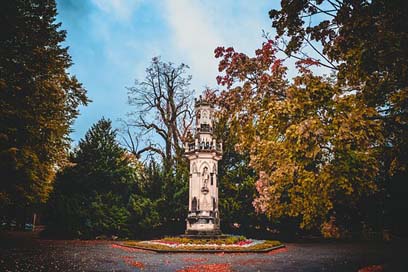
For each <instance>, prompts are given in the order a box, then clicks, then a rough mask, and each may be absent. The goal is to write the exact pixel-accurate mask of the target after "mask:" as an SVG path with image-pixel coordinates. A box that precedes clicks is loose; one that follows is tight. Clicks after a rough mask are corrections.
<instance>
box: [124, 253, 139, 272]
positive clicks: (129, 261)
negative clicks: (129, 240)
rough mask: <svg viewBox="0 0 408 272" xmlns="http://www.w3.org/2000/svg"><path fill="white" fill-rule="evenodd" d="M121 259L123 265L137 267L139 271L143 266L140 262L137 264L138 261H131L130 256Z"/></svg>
mask: <svg viewBox="0 0 408 272" xmlns="http://www.w3.org/2000/svg"><path fill="white" fill-rule="evenodd" d="M122 258H123V260H124V261H125V263H126V264H128V265H130V266H133V267H137V268H140V269H143V268H144V264H143V263H142V262H138V261H135V260H133V257H131V256H124V257H122Z"/></svg>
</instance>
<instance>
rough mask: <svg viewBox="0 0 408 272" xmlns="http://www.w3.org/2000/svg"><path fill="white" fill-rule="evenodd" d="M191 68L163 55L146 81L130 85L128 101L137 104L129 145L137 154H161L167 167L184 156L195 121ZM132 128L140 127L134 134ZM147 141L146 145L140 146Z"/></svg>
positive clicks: (151, 68) (154, 59)
mask: <svg viewBox="0 0 408 272" xmlns="http://www.w3.org/2000/svg"><path fill="white" fill-rule="evenodd" d="M188 68H189V67H188V66H187V65H185V64H180V65H179V66H175V65H174V64H173V63H170V62H169V63H165V62H162V61H161V60H160V58H158V57H155V58H153V59H152V62H151V65H150V67H148V68H147V69H146V78H145V79H144V81H141V82H140V81H137V80H136V82H135V86H133V87H130V88H128V95H129V96H128V101H129V104H130V105H131V106H134V111H132V112H131V113H130V114H129V120H128V122H127V129H126V132H125V134H127V136H126V139H125V140H124V143H125V145H127V147H128V148H130V150H131V151H132V152H133V153H134V154H135V155H137V156H139V157H140V155H141V154H142V153H145V152H148V153H150V154H152V153H153V154H158V155H159V156H160V157H161V158H162V160H163V164H164V167H165V169H166V170H169V169H170V168H171V167H172V166H173V165H174V159H175V158H176V157H179V156H181V154H182V150H183V149H182V148H183V143H184V142H185V141H186V139H187V137H188V133H189V131H190V128H191V125H192V122H193V116H192V115H193V110H192V107H193V91H191V90H190V89H189V86H190V80H191V75H186V70H187V69H188ZM131 127H135V128H137V130H138V132H139V133H138V135H136V137H135V135H132V133H131ZM141 141H143V147H141V148H139V145H140V142H141Z"/></svg>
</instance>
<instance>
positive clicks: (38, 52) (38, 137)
mask: <svg viewBox="0 0 408 272" xmlns="http://www.w3.org/2000/svg"><path fill="white" fill-rule="evenodd" d="M56 14H57V11H56V4H55V1H39V0H29V1H25V0H24V1H23V0H16V1H14V0H13V1H8V0H7V1H3V2H2V4H1V9H0V28H1V29H0V33H1V36H0V175H1V176H2V182H1V189H0V191H1V192H0V206H1V207H2V208H3V209H5V210H4V211H9V212H10V213H11V214H10V216H11V217H16V216H17V215H20V218H18V219H19V220H20V221H21V222H20V223H22V222H23V221H24V220H25V218H24V211H25V210H26V209H27V208H28V207H33V205H35V204H38V203H43V202H44V201H45V200H46V198H47V195H48V193H49V191H50V189H51V188H52V181H53V178H54V175H55V171H56V169H58V167H61V166H62V165H63V163H64V161H65V158H66V153H67V152H66V150H67V148H68V147H69V142H70V140H69V138H68V134H69V133H70V131H71V130H70V126H71V125H72V122H73V121H74V119H75V118H76V116H77V115H78V106H79V105H81V104H82V105H86V104H87V102H88V100H87V97H86V91H85V90H84V89H83V88H82V86H81V84H80V83H79V82H78V81H77V79H76V78H75V77H74V76H71V75H70V74H69V73H68V72H67V69H68V68H69V67H70V66H71V65H72V62H71V58H70V56H69V54H68V51H67V48H64V47H62V46H61V43H62V42H63V41H64V40H65V36H66V32H65V31H63V30H59V28H60V25H61V24H60V23H56V22H55V17H56ZM2 213H3V211H2Z"/></svg>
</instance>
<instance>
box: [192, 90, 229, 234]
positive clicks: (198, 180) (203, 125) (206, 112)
mask: <svg viewBox="0 0 408 272" xmlns="http://www.w3.org/2000/svg"><path fill="white" fill-rule="evenodd" d="M195 112H196V122H195V133H194V142H190V143H186V144H185V156H186V157H187V158H188V159H189V161H190V178H189V204H188V216H187V219H186V222H187V228H186V234H187V235H209V236H213V235H219V234H221V230H220V216H219V211H218V161H219V160H221V157H222V155H221V154H222V143H218V142H217V139H216V138H215V137H214V135H213V132H214V105H213V104H211V103H210V102H209V101H207V100H205V99H203V98H202V96H200V98H199V99H196V100H195Z"/></svg>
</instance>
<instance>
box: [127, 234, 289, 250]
mask: <svg viewBox="0 0 408 272" xmlns="http://www.w3.org/2000/svg"><path fill="white" fill-rule="evenodd" d="M124 245H125V246H129V247H136V248H140V249H148V250H154V251H168V252H177V251H182V252H185V251H227V252H242V251H268V249H269V250H271V249H273V248H276V247H283V245H282V244H281V243H280V242H279V241H270V240H255V239H247V238H245V237H243V236H231V237H228V238H225V239H213V240H210V239H189V238H179V237H166V238H163V239H160V240H150V241H140V242H132V241H129V242H125V243H124Z"/></svg>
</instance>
